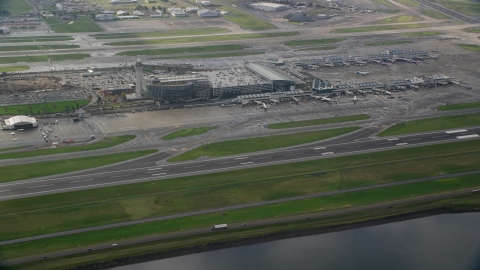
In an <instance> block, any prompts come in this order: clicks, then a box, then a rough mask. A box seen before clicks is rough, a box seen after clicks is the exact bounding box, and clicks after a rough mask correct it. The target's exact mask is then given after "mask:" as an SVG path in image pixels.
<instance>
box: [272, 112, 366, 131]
mask: <svg viewBox="0 0 480 270" xmlns="http://www.w3.org/2000/svg"><path fill="white" fill-rule="evenodd" d="M365 119H370V116H368V115H366V114H358V115H351V116H340V117H332V118H320V119H313V120H304V121H293V122H284V123H275V124H270V125H268V128H269V129H282V128H296V127H307V126H316V125H326V124H334V123H343V122H350V121H358V120H365Z"/></svg>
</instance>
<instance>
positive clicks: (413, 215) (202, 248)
mask: <svg viewBox="0 0 480 270" xmlns="http://www.w3.org/2000/svg"><path fill="white" fill-rule="evenodd" d="M473 212H480V211H479V210H475V209H473V208H471V209H463V210H461V209H460V210H459V209H454V208H452V207H440V208H435V209H429V210H420V211H414V212H410V213H401V214H397V215H392V216H388V217H380V218H373V219H370V220H365V221H358V222H353V223H348V224H340V225H329V226H322V227H318V228H309V229H298V230H288V231H284V232H275V233H269V234H264V235H259V236H252V237H247V238H241V239H238V240H231V241H219V242H214V243H206V244H203V245H195V246H191V247H184V248H178V249H172V250H168V251H159V252H154V253H147V254H143V255H136V256H130V257H124V258H119V259H113V260H109V261H104V262H99V263H92V264H87V265H83V266H77V267H73V268H68V269H69V270H87V269H88V270H100V269H111V268H114V267H120V266H125V265H131V264H137V263H144V262H149V261H156V260H162V259H168V258H173V257H179V256H185V255H190V254H195V253H202V252H208V251H215V250H220V249H226V248H233V247H240V246H247V245H254V244H260V243H267V242H272V241H277V240H283V239H289V238H295V237H303V236H311V235H318V234H325V233H333V232H341V231H347V230H352V229H359V228H365V227H371V226H376V225H382V224H388V223H394V222H401V221H406V220H412V219H417V218H423V217H428V216H435V215H442V214H457V213H473Z"/></svg>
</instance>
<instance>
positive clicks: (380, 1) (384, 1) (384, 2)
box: [372, 0, 394, 7]
mask: <svg viewBox="0 0 480 270" xmlns="http://www.w3.org/2000/svg"><path fill="white" fill-rule="evenodd" d="M372 2H374V3H375V4H380V5H384V6H387V7H394V5H393V4H392V3H390V2H388V1H387V0H372Z"/></svg>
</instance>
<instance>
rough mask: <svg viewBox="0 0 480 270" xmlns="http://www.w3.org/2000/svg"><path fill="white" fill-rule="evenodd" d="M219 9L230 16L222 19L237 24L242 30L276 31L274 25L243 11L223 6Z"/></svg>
mask: <svg viewBox="0 0 480 270" xmlns="http://www.w3.org/2000/svg"><path fill="white" fill-rule="evenodd" d="M220 9H221V10H225V11H229V12H230V15H225V16H224V17H223V18H224V19H227V20H229V21H231V22H233V23H234V24H237V25H238V26H240V27H241V28H243V29H250V30H254V31H259V30H270V29H277V27H276V26H275V25H273V24H271V23H269V22H266V21H264V20H261V19H259V18H257V17H255V16H252V15H249V14H247V13H245V12H243V11H240V10H239V9H236V8H233V7H229V6H224V5H223V6H221V7H220Z"/></svg>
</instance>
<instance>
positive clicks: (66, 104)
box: [0, 68, 89, 115]
mask: <svg viewBox="0 0 480 270" xmlns="http://www.w3.org/2000/svg"><path fill="white" fill-rule="evenodd" d="M0 69H1V68H0ZM88 103H89V101H88V100H86V99H85V100H76V101H59V102H49V103H36V104H25V105H12V106H1V107H0V115H2V114H8V115H14V114H31V115H35V114H51V113H63V112H66V111H70V112H73V111H75V110H76V109H78V108H81V107H84V106H85V105H87V104H88ZM67 108H68V109H67Z"/></svg>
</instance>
